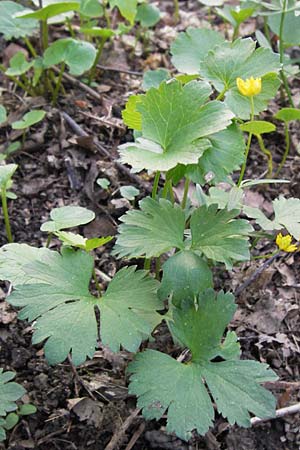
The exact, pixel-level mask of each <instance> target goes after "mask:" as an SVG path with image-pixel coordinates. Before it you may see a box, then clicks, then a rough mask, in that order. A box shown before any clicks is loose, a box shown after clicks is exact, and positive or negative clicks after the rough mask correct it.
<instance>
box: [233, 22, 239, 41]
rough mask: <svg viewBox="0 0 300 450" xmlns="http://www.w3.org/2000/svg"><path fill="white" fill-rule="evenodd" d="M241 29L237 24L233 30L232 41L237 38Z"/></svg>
mask: <svg viewBox="0 0 300 450" xmlns="http://www.w3.org/2000/svg"><path fill="white" fill-rule="evenodd" d="M239 31H240V25H236V26H235V27H234V30H233V36H232V41H235V39H236V38H237V37H238V35H239Z"/></svg>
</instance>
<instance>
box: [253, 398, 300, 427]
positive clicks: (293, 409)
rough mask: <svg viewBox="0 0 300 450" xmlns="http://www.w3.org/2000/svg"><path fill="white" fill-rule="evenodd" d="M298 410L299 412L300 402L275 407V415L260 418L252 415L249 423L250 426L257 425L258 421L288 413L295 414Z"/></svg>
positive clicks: (265, 420)
mask: <svg viewBox="0 0 300 450" xmlns="http://www.w3.org/2000/svg"><path fill="white" fill-rule="evenodd" d="M299 412H300V403H296V404H295V405H291V406H287V407H285V408H280V409H277V410H276V416H275V417H269V418H266V419H260V418H259V417H252V419H251V425H252V426H253V425H257V424H258V423H262V422H267V421H268V420H272V419H277V418H279V417H284V416H287V415H288V414H297V413H299Z"/></svg>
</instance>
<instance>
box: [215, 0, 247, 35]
mask: <svg viewBox="0 0 300 450" xmlns="http://www.w3.org/2000/svg"><path fill="white" fill-rule="evenodd" d="M254 11H255V8H241V7H240V6H236V7H232V6H230V5H225V6H223V8H222V9H221V8H216V12H217V14H218V15H219V16H220V17H222V18H223V19H224V20H225V21H226V22H229V23H230V24H231V25H232V26H233V35H232V40H233V41H234V40H235V39H236V38H237V37H238V36H239V30H240V25H241V24H242V23H243V22H244V21H245V20H247V19H249V17H251V16H252V14H253V13H254Z"/></svg>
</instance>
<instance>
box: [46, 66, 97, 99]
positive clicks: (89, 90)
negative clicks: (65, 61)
mask: <svg viewBox="0 0 300 450" xmlns="http://www.w3.org/2000/svg"><path fill="white" fill-rule="evenodd" d="M52 69H53V70H54V72H56V73H57V74H59V73H60V70H59V69H58V68H57V67H55V66H53V67H52ZM63 79H64V80H66V81H69V82H70V83H72V84H74V85H75V86H78V87H79V88H80V89H82V90H84V91H86V92H87V93H88V94H90V96H91V97H93V98H95V99H96V100H98V101H102V97H101V95H100V94H98V92H96V91H95V89H92V88H91V87H90V86H87V85H86V84H84V83H82V82H81V81H80V80H77V78H74V77H72V75H69V74H68V73H64V74H63Z"/></svg>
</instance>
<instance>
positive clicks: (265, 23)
mask: <svg viewBox="0 0 300 450" xmlns="http://www.w3.org/2000/svg"><path fill="white" fill-rule="evenodd" d="M264 32H265V36H266V38H267V40H268V42H269V44H270V46H271V47H272V43H271V36H270V31H269V26H268V18H267V16H264Z"/></svg>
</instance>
